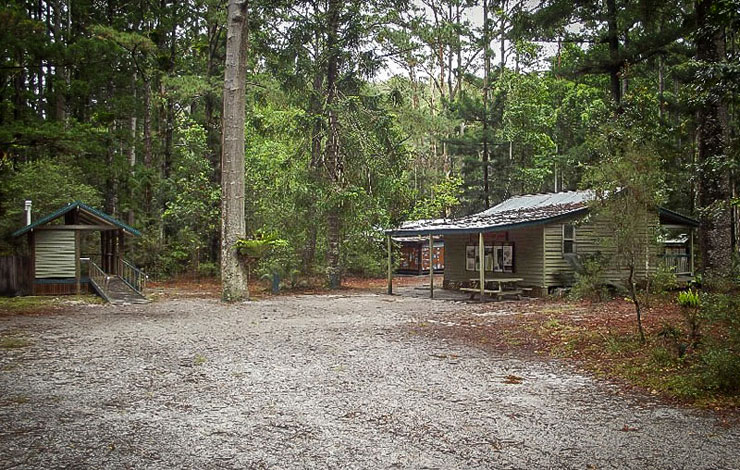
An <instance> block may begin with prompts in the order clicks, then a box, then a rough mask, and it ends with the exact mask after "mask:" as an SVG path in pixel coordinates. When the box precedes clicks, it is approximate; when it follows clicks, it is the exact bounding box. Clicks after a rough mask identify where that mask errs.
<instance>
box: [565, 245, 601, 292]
mask: <svg viewBox="0 0 740 470" xmlns="http://www.w3.org/2000/svg"><path fill="white" fill-rule="evenodd" d="M605 264H606V263H605V262H604V259H603V257H602V256H601V255H600V254H598V253H597V254H595V255H590V256H584V257H582V259H581V262H580V263H576V265H575V270H576V273H575V277H576V281H575V283H574V284H573V288H572V289H571V291H570V296H571V297H572V298H574V299H579V300H580V299H589V300H596V301H598V302H601V301H603V300H605V299H607V298H609V290H608V288H607V287H606V285H605V284H604V283H603V281H602V274H603V273H604V269H605Z"/></svg>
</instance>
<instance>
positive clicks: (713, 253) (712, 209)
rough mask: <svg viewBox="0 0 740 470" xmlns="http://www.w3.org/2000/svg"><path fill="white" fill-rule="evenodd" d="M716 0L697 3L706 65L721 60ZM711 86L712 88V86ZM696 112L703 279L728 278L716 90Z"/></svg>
mask: <svg viewBox="0 0 740 470" xmlns="http://www.w3.org/2000/svg"><path fill="white" fill-rule="evenodd" d="M716 3H717V2H716V0H697V2H696V18H697V26H698V28H697V35H696V57H697V59H698V60H699V61H700V62H701V63H702V64H703V65H704V66H707V67H712V66H716V65H717V64H718V63H719V62H721V61H722V60H723V59H724V58H725V42H724V29H723V28H722V27H721V26H719V25H718V24H717V23H719V18H716V17H715V15H716V13H714V12H713V10H715V9H717V5H716ZM714 86H716V85H714ZM708 95H709V96H711V97H713V98H708V99H706V100H705V101H704V102H703V103H701V104H700V105H699V109H698V112H697V122H698V123H699V132H698V147H699V148H698V150H699V153H698V165H699V178H698V179H699V220H700V221H701V226H700V231H699V249H700V251H701V259H702V268H703V271H704V276H705V278H706V279H707V281H708V282H709V283H710V284H712V283H713V282H714V281H716V280H721V279H722V278H724V277H726V276H727V275H729V273H730V271H731V268H732V210H731V207H730V197H731V194H732V191H731V188H730V171H729V161H728V160H729V157H728V153H729V149H728V145H727V143H728V140H727V107H726V105H725V103H723V102H722V98H720V97H718V96H721V95H722V94H721V92H712V93H709V94H708Z"/></svg>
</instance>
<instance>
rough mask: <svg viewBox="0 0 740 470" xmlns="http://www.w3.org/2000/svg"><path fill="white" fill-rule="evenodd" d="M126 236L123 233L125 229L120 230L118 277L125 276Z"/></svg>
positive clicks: (117, 262)
mask: <svg viewBox="0 0 740 470" xmlns="http://www.w3.org/2000/svg"><path fill="white" fill-rule="evenodd" d="M125 240H126V236H125V234H124V233H123V229H119V230H118V259H117V260H116V264H117V265H118V275H119V276H120V275H121V274H123V259H124V258H125V255H126V252H125V249H126V241H125Z"/></svg>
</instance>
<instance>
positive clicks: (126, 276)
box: [118, 258, 149, 295]
mask: <svg viewBox="0 0 740 470" xmlns="http://www.w3.org/2000/svg"><path fill="white" fill-rule="evenodd" d="M118 275H119V276H121V279H123V282H125V283H126V284H128V286H129V287H131V288H132V289H133V290H135V291H136V292H138V293H139V294H141V295H144V288H145V287H146V280H147V279H148V278H149V276H147V275H146V274H145V273H144V271H142V270H141V269H139V268H137V267H136V266H134V265H133V264H131V263H129V262H128V261H126V260H125V259H123V258H119V263H118Z"/></svg>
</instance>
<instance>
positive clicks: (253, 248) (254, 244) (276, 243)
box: [234, 232, 290, 259]
mask: <svg viewBox="0 0 740 470" xmlns="http://www.w3.org/2000/svg"><path fill="white" fill-rule="evenodd" d="M234 246H235V248H236V249H237V250H238V251H239V254H241V255H242V256H245V257H247V258H255V259H259V258H264V257H265V256H266V255H268V254H269V253H270V252H271V251H272V250H282V249H285V248H288V247H289V246H290V245H289V243H288V241H287V240H283V239H281V238H280V237H279V236H278V235H277V233H264V232H259V233H257V235H256V236H255V237H253V238H241V239H239V240H237V242H236V244H235V245H234Z"/></svg>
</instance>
